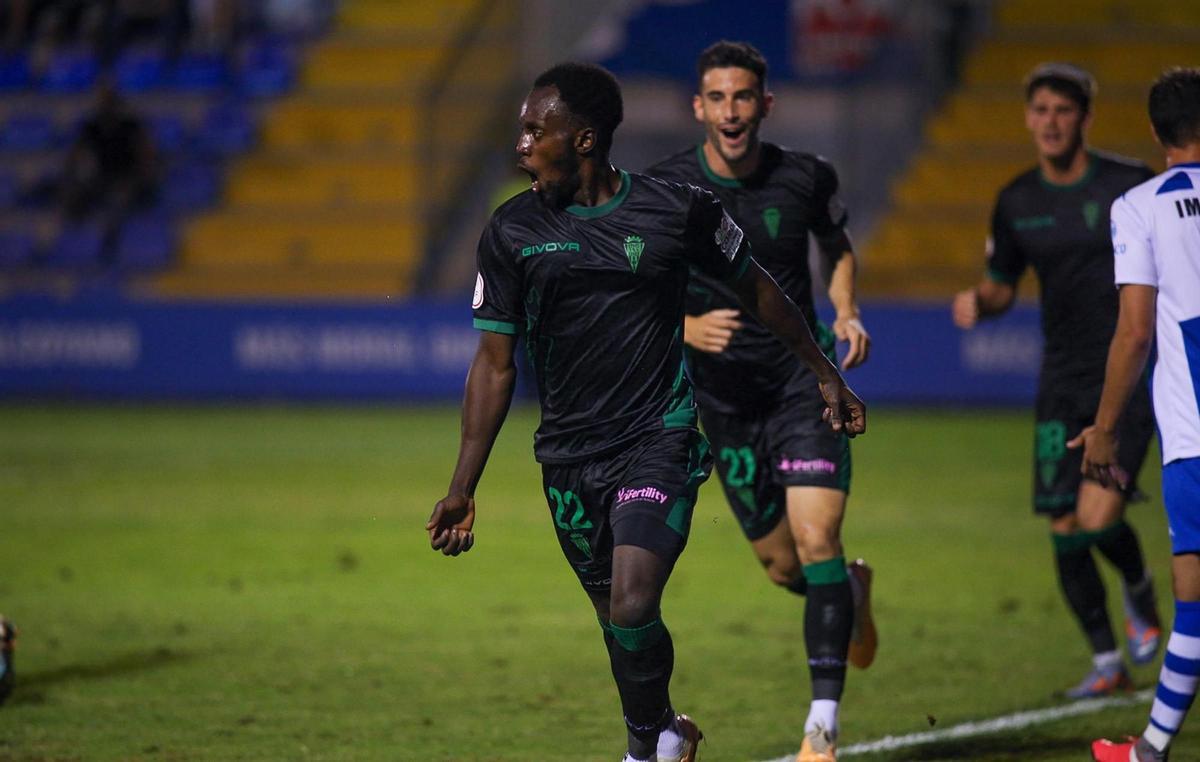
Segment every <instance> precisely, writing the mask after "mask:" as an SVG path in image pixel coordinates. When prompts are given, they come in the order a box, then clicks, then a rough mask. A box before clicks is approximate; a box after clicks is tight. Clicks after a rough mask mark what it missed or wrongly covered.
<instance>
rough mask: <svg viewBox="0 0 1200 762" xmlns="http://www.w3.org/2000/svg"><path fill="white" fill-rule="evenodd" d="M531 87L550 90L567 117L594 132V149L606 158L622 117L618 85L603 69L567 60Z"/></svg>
mask: <svg viewBox="0 0 1200 762" xmlns="http://www.w3.org/2000/svg"><path fill="white" fill-rule="evenodd" d="M533 86H534V87H535V88H538V87H553V88H557V90H558V97H559V100H561V101H562V102H563V103H565V104H567V108H568V109H570V111H571V115H572V116H574V117H576V118H577V119H579V120H581V121H583V122H584V123H585V124H586V125H587V126H589V127H593V128H595V130H596V147H597V148H598V149H599V150H600V152H601V153H602V154H605V155H607V154H608V149H609V148H610V147H611V146H612V138H613V133H614V132H616V130H617V126H618V125H620V124H621V120H622V119H624V118H625V106H624V104H623V103H622V101H621V86H620V85H619V84H617V78H616V77H614V76H613V74H612V72H610V71H609V70H608V69H605V68H604V67H603V66H597V65H596V64H590V63H579V62H575V61H568V62H565V63H560V64H557V65H555V66H552V67H550V68H549V69H547V70H546V71H544V72H542V73H541V74H539V75H538V78H537V79H535V80H534V81H533Z"/></svg>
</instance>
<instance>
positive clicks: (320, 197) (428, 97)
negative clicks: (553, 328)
mask: <svg viewBox="0 0 1200 762" xmlns="http://www.w3.org/2000/svg"><path fill="white" fill-rule="evenodd" d="M481 9H483V10H487V11H488V15H486V16H484V17H482V18H481V17H479V16H478V15H477V14H479V13H480V11H481ZM515 9H516V5H515V4H514V3H511V2H498V3H479V2H477V1H476V0H445V1H444V2H438V3H429V2H418V1H417V0H356V1H355V2H352V3H342V4H341V5H340V7H339V11H338V15H337V19H336V26H335V29H334V31H333V32H332V33H331V34H330V35H328V36H326V37H325V38H324V39H322V40H320V41H318V42H317V43H316V44H314V45H313V46H312V48H311V49H310V50H309V52H308V55H307V58H306V61H305V63H304V65H303V66H302V67H301V68H300V70H299V71H298V73H297V76H296V77H295V79H296V88H295V89H294V90H293V91H292V92H291V93H289V94H288V95H286V96H284V97H282V98H281V99H280V100H279V101H278V102H277V103H275V104H273V106H272V107H271V108H269V109H266V110H264V112H263V114H262V119H261V121H260V122H259V123H258V124H257V125H256V133H255V140H254V141H253V145H254V148H253V150H251V151H249V152H247V153H243V152H242V148H243V147H244V146H234V147H233V150H232V151H230V152H229V153H231V154H233V155H234V156H237V157H238V158H236V159H234V160H233V161H231V162H230V163H229V165H228V172H227V177H226V185H225V192H224V197H223V199H222V203H220V204H219V205H218V206H217V207H216V208H215V209H213V210H211V211H210V212H208V213H206V214H204V215H202V216H200V217H197V218H195V219H194V220H193V221H192V222H190V223H189V224H187V225H186V226H185V228H184V230H183V231H182V235H181V239H180V253H179V259H178V265H177V267H175V268H174V269H172V270H171V271H169V272H165V273H162V274H161V275H158V276H156V277H155V278H154V279H153V280H151V281H148V282H146V283H142V284H139V287H141V288H145V289H147V290H148V291H150V292H152V293H155V294H158V295H161V296H170V297H203V298H222V297H237V298H245V297H250V296H256V297H261V298H273V297H278V298H287V299H296V298H301V299H320V298H337V299H346V298H366V299H378V298H384V297H393V296H401V295H406V294H407V293H409V292H411V290H412V287H413V284H414V281H415V278H416V275H417V270H418V268H419V266H420V263H421V260H422V258H423V256H424V255H425V251H426V248H427V247H428V245H429V243H428V241H429V235H430V229H431V225H430V223H431V220H434V219H436V218H437V216H438V215H437V210H438V209H439V208H440V205H441V204H443V203H445V201H446V200H447V199H448V197H449V194H450V192H451V189H452V188H453V187H455V184H456V183H457V182H458V181H459V179H460V178H461V177H463V176H464V175H463V172H464V170H466V169H467V168H468V166H469V157H470V156H471V155H472V153H473V152H474V151H476V150H477V149H476V148H475V147H474V146H475V145H476V144H477V141H479V140H480V139H481V137H480V136H481V134H482V135H483V136H484V137H483V139H485V140H486V139H488V137H487V136H488V131H487V130H485V129H483V125H484V124H485V123H486V122H487V121H488V120H489V119H490V118H491V117H492V115H493V112H494V110H495V109H494V105H493V104H494V103H495V100H496V95H497V93H500V94H503V93H505V92H507V86H508V83H509V82H510V80H511V79H512V77H513V75H514V72H515V69H514V67H515V59H516V56H515V54H514V52H513V49H512V45H513V42H512V40H513V39H514V38H515V37H516V35H515V34H513V33H512V30H513V29H515ZM471 29H477V30H478V32H479V34H478V35H477V36H476V37H475V38H474V39H473V40H471V41H470V42H471V43H472V44H466V45H464V44H463V43H464V38H463V33H464V32H465V31H467V30H471ZM273 55H275V54H273V53H272V52H271V51H269V50H263V49H260V50H255V51H251V52H250V53H247V54H246V55H245V56H244V57H243V59H242V62H241V64H240V65H241V66H242V67H243V69H244V70H253V71H256V72H258V74H257V75H256V76H258V77H260V78H259V79H258V80H255V81H254V84H248V85H245V87H250V88H256V87H263V88H267V89H268V90H269V89H271V88H272V87H277V86H278V85H277V83H276V82H275V80H276V79H277V78H278V77H279V74H278V72H275V71H274V70H273V69H272V67H273V66H276V65H277V64H276V62H275V61H274V60H273V58H272V56H273ZM455 60H458V61H460V62H461V64H462V65H460V66H459V67H458V68H457V69H456V70H455V71H457V72H459V74H458V75H457V77H450V78H446V77H445V74H444V73H445V71H447V69H446V66H447V64H448V62H452V61H455ZM460 80H461V81H460ZM439 81H440V82H442V83H443V84H444V85H445V86H446V87H447V88H450V87H453V88H456V89H454V90H453V91H449V90H447V93H446V97H441V98H437V97H432V94H431V89H432V88H433V86H434V83H437V82H439ZM218 124H219V125H224V120H217V121H216V123H215V124H213V125H209V126H210V127H216V126H217V125H218ZM435 138H436V140H435ZM200 139H201V141H202V142H204V141H206V140H210V139H211V138H204V137H202V138H200ZM209 147H211V146H209ZM218 153H220V152H218ZM171 188H172V184H171V183H168V191H169V192H171V193H172V196H171V197H172V200H173V201H175V202H180V201H182V200H183V199H181V198H180V196H182V195H184V194H182V193H179V192H175V191H171V190H170V189H171ZM189 200H190V199H189Z"/></svg>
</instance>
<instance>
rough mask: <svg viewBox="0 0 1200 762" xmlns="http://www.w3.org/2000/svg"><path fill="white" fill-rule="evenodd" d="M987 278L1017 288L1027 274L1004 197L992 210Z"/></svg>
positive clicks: (987, 251)
mask: <svg viewBox="0 0 1200 762" xmlns="http://www.w3.org/2000/svg"><path fill="white" fill-rule="evenodd" d="M985 253H986V255H987V276H988V277H989V278H991V279H992V280H994V281H996V282H997V283H1004V284H1007V285H1009V286H1015V285H1016V284H1017V281H1019V280H1021V274H1022V273H1024V272H1025V254H1024V253H1023V252H1022V251H1021V247H1020V246H1019V245H1018V244H1017V240H1016V236H1014V235H1013V231H1012V225H1010V224H1009V220H1008V215H1007V214H1005V213H1004V199H1003V196H1002V197H1001V198H1000V199H998V200H997V201H996V208H995V209H993V210H992V229H991V235H989V236H988V240H987V248H986V250H985Z"/></svg>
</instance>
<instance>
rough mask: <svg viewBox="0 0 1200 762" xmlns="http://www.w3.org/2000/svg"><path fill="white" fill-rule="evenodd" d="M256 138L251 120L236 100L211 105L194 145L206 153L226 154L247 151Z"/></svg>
mask: <svg viewBox="0 0 1200 762" xmlns="http://www.w3.org/2000/svg"><path fill="white" fill-rule="evenodd" d="M256 137H257V129H256V127H255V125H254V120H253V118H252V117H251V116H250V113H249V112H248V111H247V110H246V108H245V106H243V105H242V104H240V103H238V102H236V101H226V102H224V103H217V104H214V105H213V106H212V107H211V108H209V110H208V112H207V113H206V114H205V115H204V119H203V121H202V122H201V124H200V129H199V131H198V132H197V135H196V148H198V149H199V150H200V152H201V153H203V154H205V155H208V156H218V157H222V158H224V157H228V156H232V155H234V154H238V153H242V152H243V151H246V150H249V149H250V148H251V147H252V146H253V145H254V141H255V139H256Z"/></svg>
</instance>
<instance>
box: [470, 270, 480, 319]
mask: <svg viewBox="0 0 1200 762" xmlns="http://www.w3.org/2000/svg"><path fill="white" fill-rule="evenodd" d="M482 306H483V273H476V274H475V296H474V297H472V298H471V309H473V310H477V309H479V308H480V307H482Z"/></svg>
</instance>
